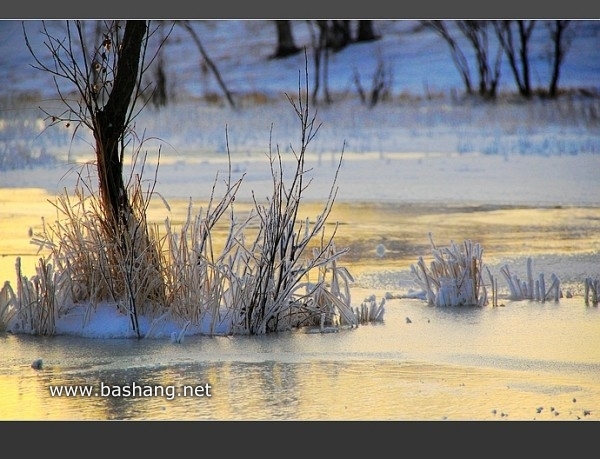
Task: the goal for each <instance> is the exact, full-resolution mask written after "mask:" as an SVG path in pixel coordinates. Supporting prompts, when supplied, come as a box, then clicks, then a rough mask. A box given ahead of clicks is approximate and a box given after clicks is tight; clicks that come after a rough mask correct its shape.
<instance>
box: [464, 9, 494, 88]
mask: <svg viewBox="0 0 600 459" xmlns="http://www.w3.org/2000/svg"><path fill="white" fill-rule="evenodd" d="M457 25H458V28H459V29H460V31H461V32H462V34H463V35H464V36H465V37H466V38H467V40H469V42H470V43H471V45H472V47H473V51H474V52H475V58H476V60H477V71H478V73H479V95H480V96H484V97H489V98H494V97H496V90H497V88H498V82H499V80H500V65H501V63H502V48H501V47H498V50H497V51H496V56H495V58H494V60H493V64H492V63H490V62H489V61H490V57H489V55H488V54H489V39H488V25H489V22H488V21H473V20H468V21H457Z"/></svg>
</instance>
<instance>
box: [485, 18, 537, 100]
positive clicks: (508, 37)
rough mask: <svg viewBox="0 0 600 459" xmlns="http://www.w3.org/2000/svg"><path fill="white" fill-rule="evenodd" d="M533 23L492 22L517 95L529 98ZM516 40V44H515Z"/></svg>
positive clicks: (519, 21) (530, 91)
mask: <svg viewBox="0 0 600 459" xmlns="http://www.w3.org/2000/svg"><path fill="white" fill-rule="evenodd" d="M535 23H536V22H535V21H534V20H532V21H525V20H517V21H513V20H502V21H494V27H495V30H496V36H497V37H498V40H499V41H500V45H501V46H502V49H503V50H504V54H505V55H506V58H507V59H508V63H509V65H510V68H511V70H512V73H513V76H514V78H515V82H516V84H517V88H518V89H519V93H520V94H521V95H522V96H524V97H531V94H532V90H531V81H530V79H531V77H530V72H529V40H530V39H531V33H532V32H533V29H534V27H535ZM515 35H517V38H515ZM516 40H518V43H515V41H516Z"/></svg>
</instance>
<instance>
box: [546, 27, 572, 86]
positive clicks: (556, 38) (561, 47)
mask: <svg viewBox="0 0 600 459" xmlns="http://www.w3.org/2000/svg"><path fill="white" fill-rule="evenodd" d="M568 25H569V21H553V24H552V25H551V26H550V36H551V37H552V43H553V44H554V52H553V60H552V77H551V78H550V85H549V87H548V95H549V96H550V97H556V95H557V93H558V79H559V77H560V68H561V66H562V63H563V60H564V58H565V53H566V47H567V45H565V43H564V35H565V30H566V28H567V27H568ZM552 26H554V27H552Z"/></svg>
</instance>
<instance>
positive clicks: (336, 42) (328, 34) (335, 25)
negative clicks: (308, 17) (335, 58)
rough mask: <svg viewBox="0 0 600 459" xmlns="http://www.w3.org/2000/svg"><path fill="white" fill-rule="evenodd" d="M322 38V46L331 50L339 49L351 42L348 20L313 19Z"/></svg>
mask: <svg viewBox="0 0 600 459" xmlns="http://www.w3.org/2000/svg"><path fill="white" fill-rule="evenodd" d="M315 23H316V25H317V26H318V27H319V30H320V33H321V36H322V37H323V38H324V47H325V48H327V49H331V50H333V51H340V50H341V49H343V48H345V47H346V46H348V45H349V44H350V43H351V42H352V34H351V32H350V21H347V20H345V21H338V20H335V21H329V20H327V21H323V20H318V21H315Z"/></svg>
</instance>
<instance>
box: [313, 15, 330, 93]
mask: <svg viewBox="0 0 600 459" xmlns="http://www.w3.org/2000/svg"><path fill="white" fill-rule="evenodd" d="M325 22H327V21H315V23H316V25H317V31H315V30H314V28H313V27H312V24H313V23H312V22H310V21H309V23H308V25H309V30H310V35H311V42H312V49H313V65H314V72H313V74H314V78H315V83H314V85H313V91H312V96H311V102H312V103H313V105H318V99H319V91H320V89H321V83H323V95H324V97H325V103H327V104H329V103H331V101H332V99H331V95H330V94H329V87H328V81H327V80H328V66H329V52H330V48H329V47H328V46H327V43H328V30H329V29H328V27H327V25H326V24H324V23H325Z"/></svg>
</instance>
